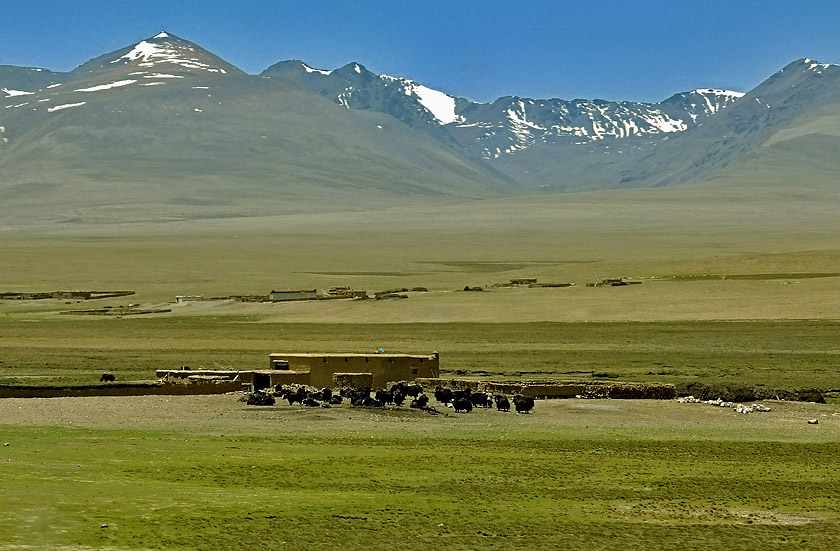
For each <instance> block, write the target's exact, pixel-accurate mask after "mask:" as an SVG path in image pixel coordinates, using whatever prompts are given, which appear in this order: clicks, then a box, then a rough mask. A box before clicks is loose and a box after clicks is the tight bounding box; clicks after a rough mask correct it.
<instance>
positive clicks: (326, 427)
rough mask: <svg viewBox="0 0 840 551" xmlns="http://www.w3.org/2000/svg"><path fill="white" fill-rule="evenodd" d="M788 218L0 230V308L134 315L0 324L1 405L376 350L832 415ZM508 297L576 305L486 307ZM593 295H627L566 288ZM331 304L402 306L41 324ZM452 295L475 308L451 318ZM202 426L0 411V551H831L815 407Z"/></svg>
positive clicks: (237, 407) (829, 335)
mask: <svg viewBox="0 0 840 551" xmlns="http://www.w3.org/2000/svg"><path fill="white" fill-rule="evenodd" d="M790 199H791V192H789V191H785V192H782V191H781V190H780V193H779V194H778V196H772V197H771V196H769V195H766V196H762V197H753V194H752V191H751V190H750V189H745V190H737V189H715V188H708V189H706V188H702V187H701V188H694V189H684V190H679V189H677V190H650V191H645V192H614V193H610V194H579V195H567V196H557V197H548V198H528V199H519V200H510V201H505V202H492V201H488V202H483V203H480V204H471V205H454V206H448V207H439V208H430V209H428V210H416V209H414V210H412V209H409V208H406V209H393V210H387V209H386V210H382V211H377V212H363V213H362V212H360V213H342V214H336V215H332V214H326V215H323V214H314V215H294V214H289V215H285V216H280V217H266V218H264V219H254V220H247V221H242V220H207V221H205V222H202V224H201V228H197V227H196V226H195V225H191V224H188V223H172V224H168V225H162V226H155V227H137V226H131V225H126V226H118V227H116V226H103V227H87V228H77V227H73V226H72V225H69V226H68V227H67V228H66V231H61V232H58V231H55V229H54V228H51V229H49V230H43V231H42V232H41V233H38V232H31V233H27V232H22V231H18V230H14V229H10V230H4V229H3V228H2V227H0V230H2V231H0V258H2V263H0V291H48V290H58V289H87V290H108V289H132V290H136V291H137V294H136V295H135V296H133V297H125V298H121V299H114V300H105V301H90V302H85V303H75V302H72V301H67V302H70V304H65V301H47V302H24V303H18V302H15V303H0V362H2V363H0V384H40V385H45V384H82V383H95V382H98V380H99V376H100V374H101V373H102V372H105V371H108V372H112V373H115V374H116V376H117V378H118V380H120V381H130V380H148V379H151V378H153V376H154V375H153V373H154V370H155V369H170V368H177V367H180V366H182V365H189V366H191V367H192V368H193V369H196V368H200V367H204V368H229V367H231V368H234V369H253V368H263V367H267V366H268V363H267V355H268V354H269V353H271V352H276V351H301V352H305V351H323V352H340V351H355V352H365V351H373V350H374V349H375V348H378V347H382V348H385V350H387V351H389V352H430V351H433V350H437V351H439V352H440V353H441V370H442V372H443V374H444V375H446V376H458V377H478V378H492V379H541V378H562V379H569V378H584V379H586V378H592V377H594V376H596V375H597V376H599V377H609V378H617V379H625V380H641V381H660V382H670V383H680V382H694V381H698V382H703V383H707V384H712V383H726V384H750V385H757V384H761V385H766V386H769V387H781V388H806V387H817V388H821V389H824V390H826V389H837V388H840V384H839V383H840V345H839V344H838V343H840V338H838V335H839V334H840V325H839V324H838V320H840V277H838V276H837V274H839V273H840V251H839V250H838V248H837V240H836V236H837V232H838V229H840V228H838V224H837V220H838V218H837V217H836V209H835V208H834V207H833V204H834V203H830V202H825V201H823V200H822V199H821V197H810V198H806V199H807V200H804V201H800V202H791V200H790ZM723 276H726V278H723ZM512 277H538V278H539V280H540V281H543V282H570V283H575V284H576V285H575V287H570V288H561V289H494V288H491V287H490V286H492V285H493V284H494V283H502V282H505V281H507V280H508V279H510V278H512ZM602 277H639V278H645V279H644V280H643V281H644V282H643V284H642V285H634V286H630V287H626V288H596V289H593V288H587V287H585V283H586V282H589V281H594V280H596V279H598V278H602ZM332 285H351V286H353V287H354V288H363V289H367V290H368V291H370V292H373V291H376V290H383V289H389V288H394V287H409V288H410V287H415V286H423V287H427V288H429V289H430V292H429V293H414V294H411V296H410V297H409V298H408V299H406V300H399V301H396V300H395V301H373V300H370V301H356V302H351V301H328V302H317V303H290V304H286V305H249V304H231V303H225V302H207V303H197V304H190V305H187V306H184V307H177V308H176V307H173V311H172V312H171V313H169V314H161V315H152V316H148V317H122V318H116V317H107V318H104V317H103V318H91V317H76V316H67V315H60V314H59V312H60V311H62V310H70V309H79V308H87V307H96V306H100V305H111V306H118V305H122V304H126V303H128V302H136V303H140V304H143V305H169V304H168V303H169V302H171V301H172V300H173V299H174V296H175V295H177V294H205V295H207V296H226V295H235V294H243V295H244V294H266V293H267V292H268V291H269V290H271V289H285V288H292V289H294V288H301V289H303V288H309V289H311V288H313V287H318V288H326V287H329V286H332ZM465 285H481V286H485V287H486V288H487V289H488V290H487V291H485V292H482V293H465V292H462V291H461V292H459V291H456V290H458V289H463V287H464V286H465ZM169 306H171V305H169ZM208 400H209V399H208ZM218 400H222V401H201V400H197V401H196V400H192V399H187V398H174V397H173V398H155V399H154V400H152V399H151V397H149V400H148V401H147V400H144V399H139V398H138V399H134V398H125V399H116V400H113V399H107V398H98V399H47V400H38V399H31V400H8V401H3V402H0V441H2V442H3V443H6V442H8V443H9V446H3V447H2V448H0V464H2V469H0V534H2V537H0V549H2V550H3V551H7V550H8V551H12V550H15V551H17V550H20V549H33V550H34V549H38V550H40V549H67V550H89V549H102V550H115V549H119V550H123V549H125V550H134V549H136V550H146V549H184V550H186V549H208V550H209V549H260V550H263V549H274V548H284V549H312V548H315V549H320V548H326V547H330V548H334V547H336V546H341V547H342V548H346V549H358V548H368V549H389V550H391V549H440V548H446V549H465V550H466V549H476V548H484V549H529V550H530V549H557V548H563V547H571V548H579V547H585V548H587V549H616V548H621V549H624V548H626V549H635V548H645V549H708V548H710V547H716V546H718V545H728V546H730V547H732V548H735V549H747V548H761V549H783V548H784V549H789V548H803V549H821V550H824V549H834V548H836V547H838V544H840V523H838V518H840V510H838V505H837V500H836V499H835V496H836V495H837V493H838V490H839V489H840V488H838V485H839V484H840V476H838V473H840V468H838V459H837V457H838V452H840V449H838V444H837V442H838V441H840V433H838V430H839V429H838V426H837V419H838V414H840V411H838V410H837V406H836V404H835V403H833V400H831V399H830V400H829V402H830V403H829V404H827V405H815V404H782V403H778V404H774V405H773V412H771V413H767V414H760V415H759V414H752V415H749V416H740V417H739V416H736V415H735V414H733V413H732V412H731V411H724V410H722V409H721V408H712V407H711V406H705V405H697V407H696V408H695V409H691V406H685V407H686V408H689V409H679V408H680V407H682V405H677V404H674V403H673V402H667V403H665V402H663V403H658V402H648V403H635V405H633V404H629V403H628V404H629V405H624V404H622V403H620V402H622V401H584V400H564V401H554V403H551V404H549V403H543V402H541V403H538V406H537V408H536V409H535V412H534V414H533V415H531V416H521V415H520V416H517V415H515V414H510V416H508V417H493V416H492V415H491V413H490V412H487V413H473V414H470V415H468V416H453V415H452V414H448V415H440V416H419V417H418V416H415V415H411V414H393V415H385V414H380V413H372V412H359V411H357V410H345V409H340V408H335V409H331V410H301V409H299V408H297V407H289V406H277V407H276V408H248V407H247V406H244V405H243V404H241V403H239V402H235V400H234V399H233V398H232V397H219V398H218ZM149 404H153V405H154V407H152V406H150V405H149ZM704 408H705V409H704ZM797 408H799V409H797ZM492 413H493V414H495V413H496V412H492ZM498 415H504V414H498ZM811 418H819V420H820V423H819V425H814V426H812V425H808V424H807V423H806V421H807V420H809V419H811Z"/></svg>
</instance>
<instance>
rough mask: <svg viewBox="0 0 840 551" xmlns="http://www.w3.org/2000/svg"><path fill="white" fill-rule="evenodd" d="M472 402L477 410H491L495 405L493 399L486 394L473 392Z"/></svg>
mask: <svg viewBox="0 0 840 551" xmlns="http://www.w3.org/2000/svg"><path fill="white" fill-rule="evenodd" d="M470 401H471V402H472V405H473V407H477V408H489V407H490V406H491V405H493V399H492V398H491V397H490V395H489V394H487V393H486V392H473V393H472V394H471V395H470Z"/></svg>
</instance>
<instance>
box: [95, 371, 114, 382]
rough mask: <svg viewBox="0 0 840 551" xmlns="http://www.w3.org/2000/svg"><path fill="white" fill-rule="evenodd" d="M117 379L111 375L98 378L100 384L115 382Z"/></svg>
mask: <svg viewBox="0 0 840 551" xmlns="http://www.w3.org/2000/svg"><path fill="white" fill-rule="evenodd" d="M116 380H117V378H116V377H114V374H113V373H103V374H102V376H101V377H99V382H100V383H113V382H114V381H116Z"/></svg>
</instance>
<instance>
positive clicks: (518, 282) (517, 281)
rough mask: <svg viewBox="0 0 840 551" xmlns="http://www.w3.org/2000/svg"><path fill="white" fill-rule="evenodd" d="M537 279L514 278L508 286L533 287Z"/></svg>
mask: <svg viewBox="0 0 840 551" xmlns="http://www.w3.org/2000/svg"><path fill="white" fill-rule="evenodd" d="M536 283H537V278H535V277H515V278H512V279H511V280H510V283H509V284H508V285H535V284H536Z"/></svg>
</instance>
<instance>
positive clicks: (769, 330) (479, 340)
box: [0, 316, 840, 390]
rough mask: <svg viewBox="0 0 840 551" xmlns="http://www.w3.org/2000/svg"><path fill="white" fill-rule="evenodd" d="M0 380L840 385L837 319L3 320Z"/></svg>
mask: <svg viewBox="0 0 840 551" xmlns="http://www.w3.org/2000/svg"><path fill="white" fill-rule="evenodd" d="M0 330H2V335H3V338H2V339H0V362H2V363H0V383H4V384H15V383H16V384H79V383H88V384H89V383H95V382H98V380H99V376H100V375H101V374H102V372H105V371H108V372H111V373H114V374H115V375H116V376H117V377H118V379H119V380H123V381H126V380H148V379H153V378H154V371H155V370H156V369H176V368H178V367H180V366H182V365H187V366H190V367H191V368H193V369H199V368H203V369H218V368H233V369H241V370H249V369H265V368H267V366H268V354H270V353H272V352H278V351H289V352H308V351H323V352H342V351H351V352H365V351H373V350H375V349H376V348H379V347H382V348H384V349H385V350H387V351H392V352H416V353H421V352H431V351H435V350H436V351H439V352H440V353H441V372H442V374H443V375H445V376H473V377H481V378H492V379H509V378H514V379H522V378H525V379H541V378H592V376H593V374H595V373H597V374H599V375H600V376H610V377H614V378H619V379H625V380H641V381H660V382H671V383H677V382H693V381H699V382H706V383H739V384H751V385H757V384H761V385H766V386H770V387H783V388H784V387H789V388H804V387H817V388H821V389H825V390H827V389H835V388H838V387H840V384H838V381H840V348H838V346H840V345H838V340H837V338H836V337H837V335H838V332H840V323H838V322H836V321H826V320H817V321H787V322H780V321H752V322H712V321H706V322H630V323H628V322H622V323H609V322H601V323H550V322H543V323H411V324H398V323H389V324H347V323H343V324H320V323H275V322H263V321H261V320H260V319H259V318H254V317H237V316H216V317H206V316H185V317H171V318H162V319H153V318H138V319H106V320H87V319H85V320H77V319H64V317H62V319H59V320H55V319H43V320H40V321H21V320H15V321H0Z"/></svg>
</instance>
